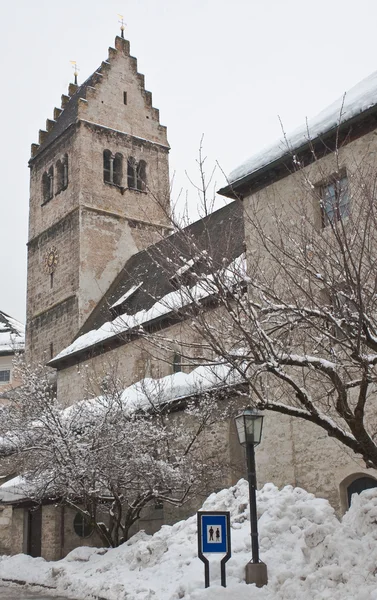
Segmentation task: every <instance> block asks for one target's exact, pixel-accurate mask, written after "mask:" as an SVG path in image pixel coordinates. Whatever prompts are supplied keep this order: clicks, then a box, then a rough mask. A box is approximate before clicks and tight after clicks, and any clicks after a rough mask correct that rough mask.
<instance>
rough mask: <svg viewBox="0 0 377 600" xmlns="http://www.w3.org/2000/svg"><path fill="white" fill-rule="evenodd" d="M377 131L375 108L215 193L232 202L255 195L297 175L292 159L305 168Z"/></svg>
mask: <svg viewBox="0 0 377 600" xmlns="http://www.w3.org/2000/svg"><path fill="white" fill-rule="evenodd" d="M376 128H377V105H374V106H372V107H371V108H369V109H368V110H366V111H363V112H362V113H360V114H358V115H356V116H354V117H352V118H351V119H348V120H347V121H345V122H344V123H341V125H339V127H333V128H332V129H329V130H328V131H327V132H326V133H324V134H323V135H321V136H319V137H316V138H314V139H312V140H308V142H307V143H305V144H303V145H301V146H300V147H298V148H292V149H291V150H290V151H289V152H286V153H285V154H284V155H282V156H281V157H280V158H278V159H277V160H275V161H273V162H271V163H268V164H267V165H264V166H263V167H261V168H260V169H258V170H257V171H254V172H252V173H249V174H248V175H245V176H244V177H241V178H240V179H238V180H236V181H234V182H232V183H229V184H228V185H227V186H225V187H223V188H221V189H220V190H219V191H218V192H217V193H218V194H221V195H222V196H226V197H228V198H232V199H241V200H243V199H244V198H245V197H246V196H248V195H250V194H251V193H254V192H257V191H258V190H260V189H263V188H264V187H267V186H268V185H270V184H272V183H275V182H276V181H278V180H280V179H283V178H284V177H287V176H288V175H291V174H292V172H293V171H297V162H296V164H295V163H294V161H293V155H295V156H298V157H299V163H300V164H301V165H303V166H308V165H310V164H312V163H314V162H315V161H316V160H318V159H319V158H322V157H323V156H326V155H327V154H331V153H332V152H334V150H335V149H336V148H337V147H338V148H339V147H341V146H344V145H346V144H348V143H349V142H352V141H354V140H356V139H357V138H359V137H361V136H363V135H365V134H367V133H369V132H371V131H373V130H375V129H376Z"/></svg>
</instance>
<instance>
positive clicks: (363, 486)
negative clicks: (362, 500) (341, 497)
mask: <svg viewBox="0 0 377 600" xmlns="http://www.w3.org/2000/svg"><path fill="white" fill-rule="evenodd" d="M374 487H377V480H376V479H373V478H372V477H359V478H358V479H355V481H353V482H352V483H351V484H350V485H349V486H348V488H347V498H348V506H351V498H352V494H360V492H362V491H363V490H369V489H370V488H374Z"/></svg>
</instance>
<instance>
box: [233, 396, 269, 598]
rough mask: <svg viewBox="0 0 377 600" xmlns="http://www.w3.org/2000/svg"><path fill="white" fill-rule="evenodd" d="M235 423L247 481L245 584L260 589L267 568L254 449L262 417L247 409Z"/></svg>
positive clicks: (264, 581)
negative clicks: (262, 553)
mask: <svg viewBox="0 0 377 600" xmlns="http://www.w3.org/2000/svg"><path fill="white" fill-rule="evenodd" d="M235 423H236V428H237V434H238V439H239V442H240V444H241V445H242V446H244V447H245V448H246V457H247V479H248V482H249V501H250V529H251V552H252V560H251V561H250V562H249V563H248V564H247V565H246V583H255V584H256V586H257V587H262V586H264V585H266V583H267V566H266V565H265V563H263V562H261V561H260V560H259V543H258V516H257V500H256V489H257V478H256V470H255V451H254V448H255V446H257V445H258V444H259V443H260V441H261V437H262V425H263V415H262V414H261V413H259V412H258V411H256V410H254V409H252V408H249V407H248V408H245V410H244V411H243V412H242V413H241V414H239V415H238V416H237V417H236V418H235Z"/></svg>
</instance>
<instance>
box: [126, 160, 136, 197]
mask: <svg viewBox="0 0 377 600" xmlns="http://www.w3.org/2000/svg"><path fill="white" fill-rule="evenodd" d="M136 184H137V163H136V160H135V159H134V157H133V156H130V158H129V159H128V161H127V185H128V187H129V188H130V189H131V190H135V189H137V188H136Z"/></svg>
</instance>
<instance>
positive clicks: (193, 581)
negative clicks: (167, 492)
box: [0, 480, 377, 600]
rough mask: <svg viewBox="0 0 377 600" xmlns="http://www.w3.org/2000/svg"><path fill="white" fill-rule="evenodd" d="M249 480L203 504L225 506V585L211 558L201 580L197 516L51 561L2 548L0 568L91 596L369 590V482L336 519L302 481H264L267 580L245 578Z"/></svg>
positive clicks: (118, 599) (371, 594) (272, 599)
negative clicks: (295, 484)
mask: <svg viewBox="0 0 377 600" xmlns="http://www.w3.org/2000/svg"><path fill="white" fill-rule="evenodd" d="M247 499H248V489H247V483H246V482H245V481H244V480H241V481H240V482H239V483H238V484H237V485H236V486H234V487H232V488H230V489H229V490H222V491H221V492H219V493H218V494H213V495H212V496H210V497H209V498H208V500H207V501H206V502H205V504H204V506H203V510H229V511H230V513H231V522H232V530H231V533H232V558H231V559H230V561H229V562H228V566H227V582H228V587H227V588H226V589H224V588H221V587H220V586H219V575H220V573H219V568H218V565H217V563H215V564H213V565H212V569H211V581H212V584H213V585H212V586H211V588H209V589H207V590H205V589H203V588H204V571H203V564H202V563H201V562H200V561H199V560H198V558H197V539H196V517H195V516H194V517H191V518H190V519H188V520H187V521H181V522H179V523H177V524H176V525H174V526H172V527H169V526H164V527H162V529H161V530H160V531H159V532H158V533H156V534H155V535H153V536H147V535H146V534H144V533H143V532H141V533H139V534H137V535H136V536H134V537H133V538H132V539H131V540H129V542H127V544H124V545H123V546H121V547H120V548H116V549H111V550H107V551H106V550H103V549H95V548H78V549H76V550H74V551H73V552H71V554H69V555H68V556H67V557H66V558H65V559H64V560H61V561H59V562H55V563H48V562H45V561H44V560H43V559H41V558H36V559H33V558H30V557H29V556H25V555H18V556H14V557H6V556H3V557H1V558H0V578H1V577H3V578H14V579H21V578H22V579H24V580H26V581H29V582H33V583H42V584H44V585H48V586H54V587H56V590H57V591H56V593H57V594H58V593H60V594H63V593H64V594H66V595H71V596H72V597H76V598H78V599H86V600H89V598H91V597H93V596H94V597H101V598H106V599H108V600H179V599H182V598H184V599H185V600H235V599H236V600H246V599H247V600H325V599H331V600H340V599H341V600H351V599H352V600H377V578H376V574H377V543H376V540H377V489H372V490H367V491H365V492H363V493H362V494H361V495H360V496H354V500H353V503H352V507H351V509H350V510H349V511H348V513H347V514H346V515H345V516H344V518H343V519H342V521H338V519H337V518H336V517H335V515H334V511H333V509H332V508H331V506H330V505H329V504H328V502H327V501H326V500H322V499H318V498H315V497H314V496H313V495H311V494H308V493H307V492H305V491H304V490H302V489H300V488H292V487H290V486H288V487H285V488H284V489H283V490H281V491H279V490H278V489H277V488H276V487H275V486H274V485H272V484H267V485H265V486H264V488H263V489H262V490H261V491H260V492H259V494H258V508H259V510H258V512H259V517H260V518H259V532H260V547H261V557H262V560H264V562H265V563H266V564H267V566H268V574H269V583H268V586H266V587H265V588H262V589H256V588H255V586H251V585H248V586H247V585H245V583H244V582H243V576H244V566H245V564H246V562H247V561H248V560H249V559H250V535H249V520H248V507H247Z"/></svg>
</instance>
